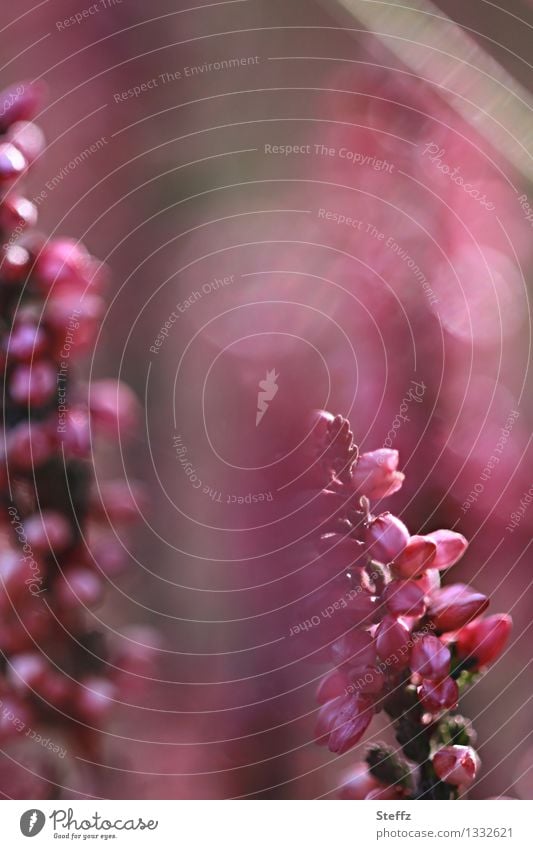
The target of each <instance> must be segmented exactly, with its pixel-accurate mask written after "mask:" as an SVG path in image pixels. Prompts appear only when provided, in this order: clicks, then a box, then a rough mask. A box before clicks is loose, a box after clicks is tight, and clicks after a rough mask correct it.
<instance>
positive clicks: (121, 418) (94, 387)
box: [89, 380, 140, 439]
mask: <svg viewBox="0 0 533 849" xmlns="http://www.w3.org/2000/svg"><path fill="white" fill-rule="evenodd" d="M89 412H90V414H91V424H92V425H93V427H94V429H95V430H96V432H97V433H102V434H103V435H104V436H107V437H110V438H115V439H116V438H117V437H118V436H120V437H121V438H122V439H123V438H124V437H125V436H131V435H132V434H134V433H135V432H136V430H137V426H138V423H139V420H140V408H139V402H138V400H137V396H136V395H135V393H134V392H133V391H132V390H131V389H130V388H129V386H126V384H125V383H121V382H120V381H118V380H95V381H94V382H93V383H92V384H91V387H90V394H89Z"/></svg>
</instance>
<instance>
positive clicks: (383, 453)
mask: <svg viewBox="0 0 533 849" xmlns="http://www.w3.org/2000/svg"><path fill="white" fill-rule="evenodd" d="M397 469H398V452H397V451H392V450H391V449H388V448H381V449H379V450H378V451H369V452H367V453H365V454H361V456H360V457H359V459H358V461H357V463H356V465H355V467H354V469H353V471H352V486H353V487H354V489H356V490H357V492H359V493H360V494H361V495H366V497H367V498H370V499H371V500H376V499H378V498H386V497H388V496H389V495H393V493H395V492H397V491H398V490H399V489H400V488H401V486H402V484H403V481H404V478H405V475H404V474H403V473H402V472H399V471H398V470H397Z"/></svg>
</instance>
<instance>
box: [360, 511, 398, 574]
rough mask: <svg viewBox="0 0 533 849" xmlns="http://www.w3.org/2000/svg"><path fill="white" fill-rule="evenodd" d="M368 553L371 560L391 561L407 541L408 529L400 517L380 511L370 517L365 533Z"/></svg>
mask: <svg viewBox="0 0 533 849" xmlns="http://www.w3.org/2000/svg"><path fill="white" fill-rule="evenodd" d="M365 541H366V543H367V545H368V554H369V556H370V557H371V558H372V560H378V561H380V562H381V563H391V562H392V561H393V560H396V558H397V557H399V555H400V554H401V552H402V551H403V550H404V548H405V547H406V545H407V544H408V542H409V531H408V530H407V528H406V527H405V525H404V523H403V522H402V521H401V519H398V517H397V516H393V515H392V513H382V514H381V515H380V516H376V518H375V519H372V520H371V522H370V524H369V526H368V528H367V530H366V535H365Z"/></svg>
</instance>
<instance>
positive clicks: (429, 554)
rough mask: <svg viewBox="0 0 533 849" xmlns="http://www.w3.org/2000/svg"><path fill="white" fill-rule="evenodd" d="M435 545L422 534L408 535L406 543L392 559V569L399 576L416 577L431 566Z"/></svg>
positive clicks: (433, 559) (435, 550) (435, 549)
mask: <svg viewBox="0 0 533 849" xmlns="http://www.w3.org/2000/svg"><path fill="white" fill-rule="evenodd" d="M436 552H437V546H436V544H435V543H434V542H433V541H432V540H428V539H427V538H426V537H422V536H417V535H415V536H412V537H410V539H409V541H408V543H407V545H406V546H405V547H404V548H403V549H402V551H401V552H400V553H399V554H398V556H397V557H396V558H395V559H394V571H395V572H396V574H397V575H398V576H399V577H401V578H417V577H418V576H419V575H421V574H422V573H423V572H424V571H425V570H426V569H429V568H430V567H433V565H434V561H435V555H436Z"/></svg>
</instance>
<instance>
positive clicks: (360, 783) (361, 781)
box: [337, 761, 382, 799]
mask: <svg viewBox="0 0 533 849" xmlns="http://www.w3.org/2000/svg"><path fill="white" fill-rule="evenodd" d="M342 781H343V784H342V787H341V788H340V790H338V791H337V798H338V799H365V798H366V796H367V794H368V793H370V792H371V791H372V790H379V789H381V786H382V785H381V784H380V783H379V781H378V780H377V779H376V778H374V776H373V775H372V773H371V772H370V770H369V769H368V765H367V764H366V763H365V761H359V762H358V763H356V764H354V765H353V766H352V767H351V769H350V770H349V771H348V772H346V773H345V774H344V776H343V778H342Z"/></svg>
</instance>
